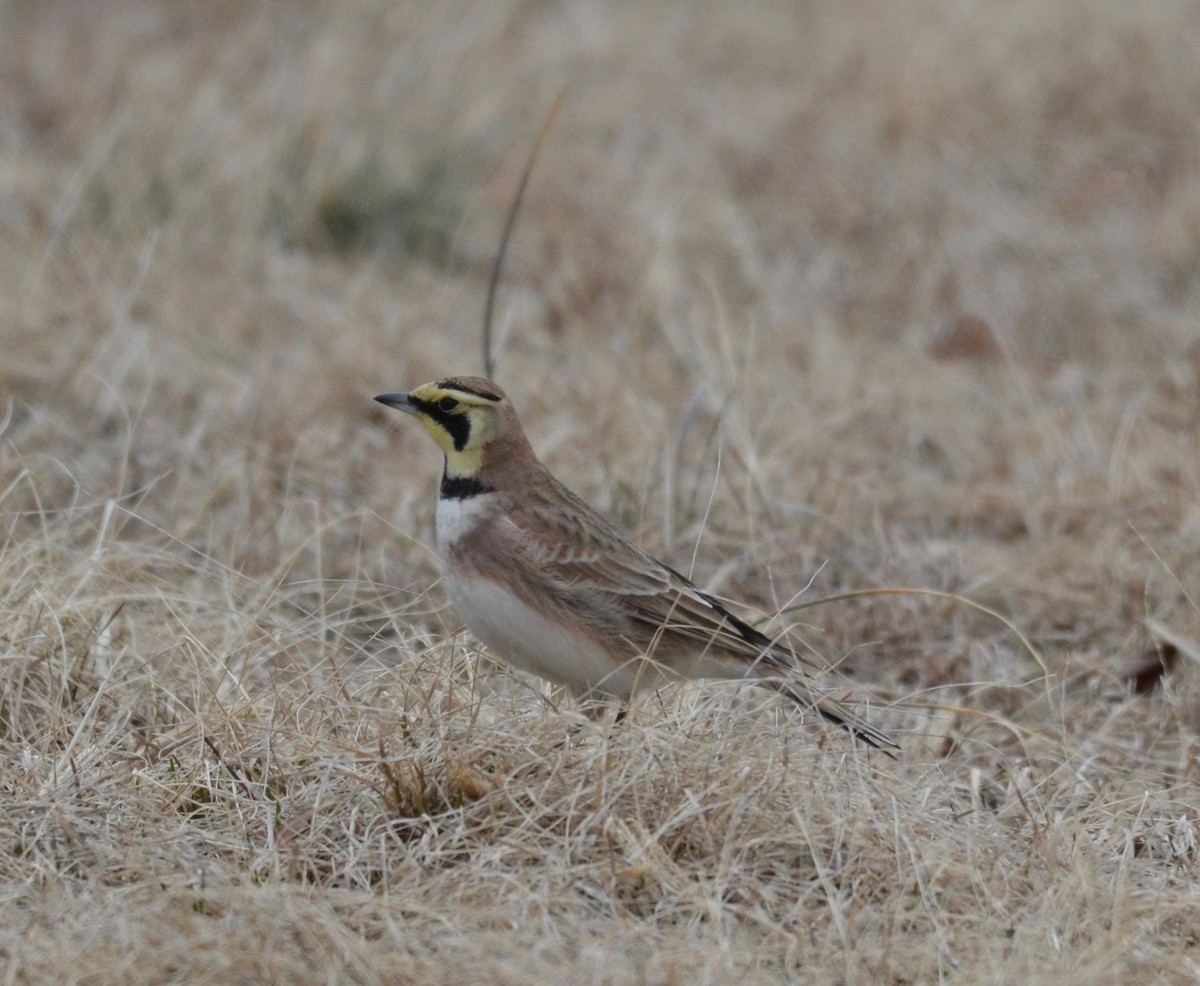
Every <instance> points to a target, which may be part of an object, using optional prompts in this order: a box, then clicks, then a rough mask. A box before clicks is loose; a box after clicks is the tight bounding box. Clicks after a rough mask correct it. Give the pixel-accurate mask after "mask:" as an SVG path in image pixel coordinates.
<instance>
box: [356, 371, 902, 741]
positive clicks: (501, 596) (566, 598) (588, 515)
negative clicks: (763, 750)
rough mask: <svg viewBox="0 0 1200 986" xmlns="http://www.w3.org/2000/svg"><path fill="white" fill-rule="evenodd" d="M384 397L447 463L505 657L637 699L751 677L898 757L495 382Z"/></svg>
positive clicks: (444, 494)
mask: <svg viewBox="0 0 1200 986" xmlns="http://www.w3.org/2000/svg"><path fill="white" fill-rule="evenodd" d="M375 400H377V401H379V402H380V403H382V404H386V405H387V406H388V407H394V408H397V409H398V410H401V411H405V412H407V413H408V414H412V415H414V416H415V417H416V418H417V420H418V421H420V422H421V424H422V425H424V426H425V430H426V431H428V432H429V434H430V435H432V436H433V439H434V441H436V442H437V443H438V445H439V446H441V449H442V451H443V452H444V453H445V455H446V461H445V470H444V472H443V474H442V484H441V495H440V497H439V498H438V505H437V544H438V549H439V551H440V553H441V555H442V559H443V561H444V563H445V567H446V576H447V581H448V583H449V586H450V593H451V597H452V600H453V602H454V604H455V607H456V608H457V610H458V612H459V615H460V616H461V617H462V619H463V620H464V621H465V622H466V624H467V627H468V628H469V629H470V630H471V632H472V633H473V634H474V635H475V636H476V637H477V638H478V639H479V640H480V641H481V642H482V643H483V644H484V645H485V646H487V647H488V648H489V649H490V650H492V651H493V652H494V653H495V654H496V655H497V656H499V657H502V658H504V659H506V660H507V661H508V662H509V663H510V664H512V665H513V666H515V667H516V668H519V669H521V670H523V671H532V672H533V673H534V674H537V675H540V676H541V677H543V678H548V679H549V680H551V681H553V682H557V683H558V684H561V685H565V686H566V687H567V688H568V689H570V690H571V692H573V693H574V694H575V695H577V696H580V697H588V696H596V695H606V696H614V697H616V698H618V699H625V700H627V699H629V698H630V697H631V696H632V695H633V694H634V693H635V692H637V691H638V690H640V689H642V688H646V687H648V686H652V685H654V684H655V683H656V682H658V681H659V680H661V679H662V678H663V677H664V676H666V677H671V676H674V677H682V678H722V679H751V680H753V681H754V682H756V683H759V684H763V685H766V686H768V687H770V688H773V689H775V690H776V691H778V692H781V693H782V694H784V695H786V696H787V697H788V698H790V699H792V700H793V701H795V702H796V703H798V704H799V705H802V706H809V707H811V708H813V709H815V710H816V711H817V712H819V713H820V714H821V715H822V716H824V717H825V718H826V719H828V720H829V721H830V722H834V723H837V724H839V725H841V726H843V727H845V728H846V729H847V730H849V732H850V733H851V734H852V735H854V736H855V737H857V738H859V739H861V740H863V741H864V742H866V743H868V744H870V745H871V746H873V747H878V748H882V749H887V748H889V747H891V748H893V749H898V748H899V747H898V746H897V744H896V743H895V741H894V740H892V739H891V738H890V737H889V736H887V735H886V734H884V733H882V732H880V731H879V730H877V729H875V728H874V727H873V726H871V725H870V724H869V723H867V722H866V721H864V720H863V719H862V718H860V717H859V716H858V715H856V714H855V713H854V712H852V711H850V710H849V709H847V708H845V707H844V706H843V705H841V704H839V703H838V702H836V701H834V700H833V699H832V698H830V697H829V696H828V695H825V694H823V693H822V692H820V691H819V690H818V689H817V687H816V686H815V684H814V683H813V682H812V680H811V677H810V675H809V674H808V673H807V672H806V670H805V669H804V668H803V667H801V666H800V665H799V664H798V662H797V660H796V658H795V657H794V656H793V655H792V654H791V653H790V651H788V650H787V649H786V648H784V647H783V646H782V645H780V644H778V643H777V642H775V641H773V640H771V639H770V638H769V637H767V636H765V635H764V634H762V633H760V632H759V631H758V630H756V629H755V628H754V627H752V626H750V625H749V624H748V623H746V622H744V621H743V620H741V619H739V618H738V617H737V616H735V615H734V614H733V613H731V612H730V611H729V610H728V609H727V608H726V607H725V606H724V605H723V604H722V603H721V602H719V601H718V600H717V599H715V598H714V597H713V596H711V595H709V594H708V593H706V592H702V591H701V590H700V589H698V588H697V587H696V586H695V585H693V584H692V582H690V581H689V580H688V579H686V578H684V577H683V576H682V575H680V574H679V573H678V572H676V571H674V570H673V569H671V568H670V567H668V566H667V565H664V564H663V563H662V562H660V561H658V560H657V559H656V558H653V557H651V556H650V555H648V554H647V553H646V552H644V551H642V550H641V549H640V548H638V547H637V546H636V545H634V544H633V543H632V542H631V541H630V540H629V539H628V538H626V537H625V535H624V534H622V533H621V532H620V531H619V530H618V529H617V528H616V527H614V526H613V525H612V524H611V523H609V522H608V521H607V520H605V519H604V518H603V517H601V516H600V515H599V514H597V513H596V512H595V511H594V510H592V508H591V507H589V506H588V505H587V504H586V503H584V502H583V500H581V499H580V498H579V497H577V496H576V495H575V494H574V493H572V492H571V491H570V490H568V489H567V488H566V487H565V486H563V485H562V483H560V482H559V481H558V480H557V479H555V478H554V477H553V476H552V475H550V472H549V470H547V469H546V467H545V466H543V465H542V463H541V462H540V461H538V457H537V456H536V455H535V454H534V451H533V448H532V447H531V446H530V444H529V441H528V439H526V437H525V432H524V431H523V430H522V428H521V423H520V421H519V420H518V419H517V413H516V411H515V410H513V406H512V404H511V403H510V402H509V400H508V397H507V396H505V394H504V391H502V390H501V389H500V388H499V387H497V386H496V385H495V384H494V383H492V382H491V381H490V380H484V379H482V378H480V377H451V378H448V379H445V380H439V381H438V382H437V383H429V384H425V385H424V386H421V387H418V388H417V389H416V390H413V391H411V392H409V393H407V394H403V393H395V394H381V395H380V396H378V397H376V398H375Z"/></svg>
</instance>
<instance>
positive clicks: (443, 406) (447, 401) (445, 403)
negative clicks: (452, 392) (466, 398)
mask: <svg viewBox="0 0 1200 986" xmlns="http://www.w3.org/2000/svg"><path fill="white" fill-rule="evenodd" d="M437 406H438V410H439V411H445V412H447V413H449V412H450V411H453V410H454V409H455V408H456V407H458V401H456V400H455V399H454V398H453V397H443V398H442V399H441V400H440V401H438V402H437Z"/></svg>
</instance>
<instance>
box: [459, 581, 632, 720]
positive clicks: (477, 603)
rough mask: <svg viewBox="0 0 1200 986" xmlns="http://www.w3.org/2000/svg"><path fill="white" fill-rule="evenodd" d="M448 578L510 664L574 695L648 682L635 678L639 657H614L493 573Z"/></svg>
mask: <svg viewBox="0 0 1200 986" xmlns="http://www.w3.org/2000/svg"><path fill="white" fill-rule="evenodd" d="M447 581H448V582H449V585H450V594H451V598H452V599H453V602H454V606H455V608H456V609H457V610H458V613H459V615H460V616H462V618H463V621H464V622H465V623H466V624H467V628H468V629H469V630H470V631H471V633H473V634H474V635H475V637H476V638H477V639H478V640H479V641H480V643H482V644H484V645H485V646H486V647H487V648H488V649H489V650H491V651H492V652H493V653H494V654H495V655H496V656H497V657H501V658H503V659H504V660H506V661H508V663H509V664H511V665H513V667H515V668H517V669H519V670H521V671H529V672H532V673H533V674H536V675H539V676H541V677H542V678H548V679H549V680H550V681H554V682H557V683H558V684H560V685H566V686H567V687H568V688H569V689H571V691H572V692H574V693H575V694H576V695H585V694H587V693H589V692H603V693H605V694H608V695H617V696H619V697H621V698H628V697H629V696H630V695H632V694H633V692H634V691H635V689H636V688H637V687H638V685H640V684H648V683H649V682H648V681H647V682H639V680H638V670H639V665H640V664H642V663H643V662H641V661H638V660H636V659H635V660H629V661H625V662H624V663H622V662H620V661H618V660H616V659H614V657H613V656H612V655H611V654H609V653H608V651H606V650H605V649H604V648H603V647H601V646H600V645H599V644H597V643H596V641H595V640H593V639H592V638H591V637H589V636H587V635H586V634H584V633H581V632H579V631H578V630H576V629H573V628H572V627H570V626H568V625H566V624H563V623H560V622H558V621H557V620H551V619H547V617H546V616H544V615H543V614H542V613H539V612H538V611H537V610H536V609H534V608H533V607H532V606H530V605H528V604H527V603H526V602H524V601H523V600H522V599H520V598H518V597H517V596H515V595H513V593H511V592H510V591H509V590H508V589H507V588H506V587H505V586H504V585H503V584H502V583H500V582H497V581H496V580H495V579H488V578H482V577H479V576H475V577H472V578H471V579H469V580H467V581H462V580H459V579H457V578H455V577H454V576H453V575H452V574H451V575H449V576H448V578H447ZM647 670H649V669H647V668H642V671H643V672H645V671H647ZM651 677H653V676H651Z"/></svg>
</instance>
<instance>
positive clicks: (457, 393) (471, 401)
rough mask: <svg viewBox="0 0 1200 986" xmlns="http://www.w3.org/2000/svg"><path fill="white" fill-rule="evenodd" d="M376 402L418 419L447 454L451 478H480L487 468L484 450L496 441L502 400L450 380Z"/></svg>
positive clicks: (428, 384) (385, 397) (383, 396)
mask: <svg viewBox="0 0 1200 986" xmlns="http://www.w3.org/2000/svg"><path fill="white" fill-rule="evenodd" d="M375 399H376V400H377V401H379V402H380V403H383V404H387V405H388V406H389V407H394V408H397V409H399V410H401V411H405V412H407V413H408V414H412V415H415V416H416V418H417V420H419V421H420V422H421V424H422V425H424V426H425V430H426V431H427V432H429V434H430V435H432V436H433V440H434V441H435V442H437V443H438V445H439V447H440V448H441V450H442V451H443V452H445V453H446V475H447V476H450V477H455V478H457V477H470V476H476V475H478V473H479V471H480V470H481V469H482V468H483V449H484V447H485V446H486V445H487V443H488V442H490V441H491V440H492V439H493V438H495V437H496V413H495V410H494V406H495V404H496V403H497V402H498V400H499V399H500V398H499V397H493V396H491V395H490V394H488V393H484V392H482V391H476V390H473V389H468V387H467V385H466V384H463V383H461V382H460V381H458V380H454V379H450V380H440V381H438V382H437V383H427V384H422V385H421V386H420V387H417V388H416V389H415V390H412V391H409V392H408V393H407V394H382V395H380V396H379V397H377V398H375Z"/></svg>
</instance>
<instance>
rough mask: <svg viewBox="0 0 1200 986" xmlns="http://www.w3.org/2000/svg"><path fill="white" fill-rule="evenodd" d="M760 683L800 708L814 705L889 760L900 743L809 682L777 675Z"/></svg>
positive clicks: (821, 713)
mask: <svg viewBox="0 0 1200 986" xmlns="http://www.w3.org/2000/svg"><path fill="white" fill-rule="evenodd" d="M762 684H764V685H769V686H770V687H772V688H774V689H775V690H776V691H777V692H779V693H780V694H782V695H786V696H787V697H788V698H790V699H791V700H792V701H793V702H795V703H796V704H797V705H799V706H800V707H801V708H806V709H815V710H816V711H817V712H818V713H819V714H820V715H821V716H822V718H824V719H825V720H826V721H828V722H832V723H834V724H835V725H838V726H841V727H842V728H843V729H844V730H846V732H848V733H849V734H850V735H851V736H853V737H854V738H855V739H858V740H862V741H863V742H864V743H866V744H867V746H872V747H874V748H875V749H876V750H881V751H882V752H884V753H886V754H887V755H888V756H889V757H891V758H892V759H893V760H895V759H896V754H895V753H893V752H892V751H893V750H899V749H900V744H899V743H897V742H896V741H895V740H894V739H892V738H891V737H890V736H889V735H888V734H887V733H885V732H883V731H881V730H879V729H876V728H875V727H874V726H872V725H871V724H870V723H869V722H867V720H866V719H864V718H863V717H862V716H860V715H859V714H858V713H856V712H852V711H851V710H850V709H848V708H847V707H846V706H845V705H843V704H842V703H841V702H839V701H837V700H836V699H832V698H830V697H829V696H828V695H825V694H824V693H822V692H820V691H818V690H817V689H816V688H815V687H813V686H811V685H809V686H805V685H797V684H796V683H795V682H794V681H784V680H781V679H779V678H763V679H762Z"/></svg>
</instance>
